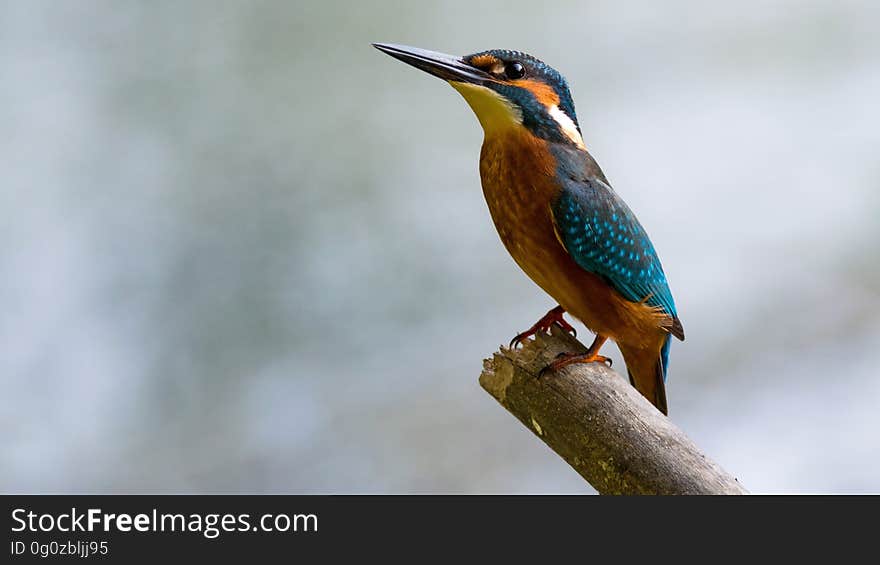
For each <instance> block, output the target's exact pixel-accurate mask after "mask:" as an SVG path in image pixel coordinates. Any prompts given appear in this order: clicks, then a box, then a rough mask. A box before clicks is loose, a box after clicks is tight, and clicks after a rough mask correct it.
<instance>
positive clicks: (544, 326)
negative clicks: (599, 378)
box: [509, 306, 577, 349]
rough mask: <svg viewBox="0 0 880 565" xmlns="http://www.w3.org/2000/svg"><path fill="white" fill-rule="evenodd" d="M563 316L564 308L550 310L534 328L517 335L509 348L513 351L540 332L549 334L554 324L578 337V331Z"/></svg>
mask: <svg viewBox="0 0 880 565" xmlns="http://www.w3.org/2000/svg"><path fill="white" fill-rule="evenodd" d="M563 314H565V310H564V309H563V308H562V306H557V307H556V308H554V309H552V310H550V311H549V312H547V313H546V314H545V315H544V317H543V318H541V319H540V320H538V321H537V322H535V325H534V326H532V327H531V328H529V329H528V330H526V331H524V332H522V333H520V334H516V336H515V337H514V338H513V339H512V340H510V346H509V347H510V348H511V349H514V348H516V347H517V346H518V345H520V344H521V343H522V342H524V341H525V340H527V339H528V338H530V337H532V336H533V335H535V334H536V333H538V332H549V331H550V328H551V327H553V325H554V324H555V325H557V326H559V327H560V328H562V330H563V331H566V332H568V333H570V334H571V335H573V336H575V337H577V330H576V329H574V327H572V325H571V324H569V323H568V322H566V321H565V318H563V317H562V315H563Z"/></svg>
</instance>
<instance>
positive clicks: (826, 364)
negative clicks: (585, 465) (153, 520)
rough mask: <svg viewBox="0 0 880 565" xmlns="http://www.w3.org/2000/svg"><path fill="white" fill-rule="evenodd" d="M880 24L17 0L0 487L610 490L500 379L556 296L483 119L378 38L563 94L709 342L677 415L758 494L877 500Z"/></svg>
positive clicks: (635, 12)
mask: <svg viewBox="0 0 880 565" xmlns="http://www.w3.org/2000/svg"><path fill="white" fill-rule="evenodd" d="M878 21H880V4H878V3H876V2H868V1H864V2H853V1H834V2H832V1H818V0H811V1H803V0H797V1H795V0H792V1H776V2H764V1H751V0H746V1H743V2H736V3H711V4H710V3H704V2H698V1H696V0H693V1H673V2H664V3H662V5H661V4H660V3H656V2H650V1H644V2H610V1H577V2H575V1H567V2H556V3H553V4H552V5H550V4H542V5H541V7H540V8H536V4H535V3H534V2H519V1H513V2H512V1H510V0H505V1H500V0H499V1H493V2H481V3H479V4H477V3H474V2H461V3H454V2H448V1H445V0H444V1H439V0H437V1H435V2H426V3H411V2H369V3H367V2H363V3H357V2H351V3H336V2H329V1H324V2H289V1H283V0H278V1H264V2H248V3H245V2H207V1H206V2H185V3H180V2H115V1H110V0H107V1H104V2H96V1H81V2H66V3H57V2H39V1H33V2H31V1H23V0H22V1H19V2H4V3H3V4H2V7H0V127H2V132H3V135H2V136H0V178H2V181H0V206H2V210H3V212H2V214H0V382H2V387H3V388H2V390H3V392H2V395H0V443H2V446H3V449H2V450H0V490H2V491H4V492H221V493H226V492H272V493H281V492H286V493H306V492H324V493H365V492H393V493H397V492H400V493H403V492H467V493H496V492H514V493H535V492H541V493H559V492H574V493H585V492H591V489H590V488H589V487H588V486H587V485H586V484H585V483H584V482H583V481H582V480H581V479H580V477H579V476H578V475H577V474H575V472H574V471H573V470H571V469H570V468H569V467H568V466H567V465H566V464H565V463H564V462H563V461H562V460H560V459H559V458H557V457H556V456H555V455H554V454H553V453H552V452H550V450H549V449H548V448H546V447H545V446H544V445H543V444H542V443H541V442H540V441H538V440H537V439H536V438H535V437H533V436H532V434H531V433H530V432H529V431H528V430H527V429H525V427H523V426H521V425H520V424H519V423H517V422H516V421H515V420H514V419H513V418H512V417H511V416H510V415H509V414H507V413H506V412H505V411H504V410H503V409H502V408H501V407H500V406H498V405H497V404H496V402H495V401H494V400H493V399H492V398H490V397H489V395H488V394H486V393H484V392H483V391H482V390H481V389H480V387H479V385H478V384H477V377H478V375H479V373H480V370H481V360H482V358H483V357H486V356H488V355H489V354H491V353H492V351H494V350H495V349H497V347H498V345H499V344H501V343H506V342H507V341H508V340H509V339H510V338H511V337H512V336H513V335H514V334H515V333H516V332H518V331H521V330H523V329H525V328H527V327H528V326H530V325H531V324H532V323H533V322H534V321H535V320H537V319H538V317H540V316H541V315H542V314H543V313H544V312H545V311H546V310H548V309H549V308H550V307H552V306H553V305H554V303H553V302H552V301H551V299H550V298H548V297H547V296H545V295H543V294H542V293H541V292H540V291H539V289H538V288H537V287H536V286H534V285H533V284H532V283H531V282H530V281H529V280H528V279H527V278H526V277H525V275H524V274H522V273H521V272H520V270H519V269H518V268H517V267H516V266H515V264H514V263H513V261H512V260H511V259H510V258H509V257H508V255H507V253H506V252H505V251H504V249H503V248H502V246H501V244H500V242H499V240H498V237H497V235H496V233H495V230H494V228H493V226H492V224H491V221H490V218H489V215H488V211H487V209H486V206H485V203H484V201H483V196H482V192H481V188H480V183H479V177H478V170H477V161H478V155H479V148H480V143H481V139H482V132H481V130H480V128H479V125H478V123H477V121H476V119H475V118H474V117H473V115H472V114H471V111H470V109H469V108H468V107H467V105H466V104H465V103H464V101H463V100H462V99H461V98H460V97H459V95H458V94H457V93H455V92H454V91H453V90H452V89H450V88H449V87H448V86H447V85H445V84H443V83H442V82H441V81H439V80H436V79H434V78H431V77H429V76H427V75H425V74H424V73H420V72H418V71H416V70H415V69H412V68H410V67H407V66H406V65H403V64H402V63H399V62H397V61H395V60H393V59H391V58H389V57H388V56H386V55H383V54H382V53H379V52H378V51H376V50H374V49H373V48H372V47H370V45H369V44H370V42H371V41H386V42H398V43H406V44H410V45H416V46H420V47H425V48H428V49H434V50H438V51H445V52H451V53H459V54H464V53H471V52H474V51H479V50H483V49H487V48H514V49H519V50H523V51H527V52H530V53H533V54H535V55H537V56H539V57H540V58H542V59H544V60H545V61H547V62H548V63H550V64H551V65H553V66H554V67H556V68H558V69H560V70H561V71H562V72H563V73H564V74H565V75H566V76H567V77H568V79H569V83H570V85H571V87H572V91H573V93H574V99H575V104H576V105H577V111H578V116H579V118H580V124H581V127H582V129H583V131H584V137H585V139H586V143H587V146H588V147H589V148H590V150H591V151H592V153H593V155H594V156H595V157H596V158H597V159H598V161H599V163H600V164H601V165H602V167H603V168H604V170H605V173H606V174H607V175H608V177H609V179H610V180H611V182H612V183H613V184H614V186H615V188H616V190H617V191H618V192H620V193H621V194H622V195H623V196H624V198H625V199H626V200H627V201H628V203H629V204H630V206H631V207H632V208H633V209H634V210H635V211H636V212H637V213H638V215H639V217H640V219H641V221H642V223H643V224H644V225H645V226H646V228H647V229H648V231H649V233H650V234H651V236H652V238H653V240H654V243H655V245H656V246H657V248H658V250H659V252H660V255H661V257H662V259H663V263H664V266H665V267H666V271H667V273H668V276H669V279H670V283H671V286H672V289H673V291H674V293H675V297H676V301H677V303H678V306H679V311H680V314H681V317H682V320H683V321H684V325H685V327H686V329H687V336H688V339H687V341H686V342H685V343H678V342H675V345H674V346H673V350H672V360H671V370H670V380H669V385H668V387H669V402H670V410H671V416H672V419H673V420H674V421H675V422H676V423H677V424H678V425H680V426H681V427H682V428H683V429H684V430H685V431H686V432H687V433H688V434H690V435H691V436H692V438H693V439H694V440H695V441H696V442H697V444H699V445H700V446H701V447H702V448H704V449H705V451H706V452H707V453H708V454H709V455H710V456H712V457H713V458H715V459H716V460H717V461H718V462H719V463H721V464H722V466H724V467H726V468H727V469H728V470H730V471H731V472H733V473H734V474H735V475H736V476H738V477H739V479H740V480H741V481H742V482H743V484H745V485H746V486H747V487H748V488H749V489H751V490H752V491H754V492H823V493H824V492H871V491H873V492H876V491H880V472H878V469H880V441H878V439H877V435H876V430H877V429H878V428H880V410H878V409H877V406H878V402H880V370H878V366H880V262H878V257H880V227H878V222H877V217H878V214H880V191H878V189H880V160H878V157H877V151H878V145H880V127H878V126H880V105H878V104H877V100H878V99H880V35H878V34H877V33H876V23H877V22H878ZM581 335H582V338H584V339H589V335H588V334H587V332H586V331H585V330H582V332H581ZM585 335H586V337H584V336H585ZM609 351H610V350H609ZM614 356H615V359H616V360H617V361H618V363H617V364H616V365H615V366H616V367H618V368H619V367H622V365H621V364H620V362H621V360H620V357H619V354H618V353H617V352H616V351H614Z"/></svg>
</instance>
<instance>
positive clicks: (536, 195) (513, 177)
mask: <svg viewBox="0 0 880 565" xmlns="http://www.w3.org/2000/svg"><path fill="white" fill-rule="evenodd" d="M555 175H556V161H555V159H554V157H553V155H552V154H551V153H550V152H549V150H548V149H547V146H546V142H544V141H543V140H541V139H538V138H535V137H534V136H532V135H530V134H529V133H528V132H526V130H525V129H524V128H522V131H517V130H514V131H513V132H508V133H507V134H505V135H503V136H496V137H492V138H489V137H487V138H486V139H485V141H484V143H483V149H482V153H481V155H480V177H481V180H482V184H483V194H484V195H485V197H486V203H487V204H488V206H489V212H490V213H491V215H492V220H493V221H494V223H495V227H496V229H497V230H498V235H499V236H501V241H502V242H503V243H504V246H505V247H506V248H507V251H508V252H509V253H510V255H511V256H512V257H513V259H514V261H516V263H517V264H518V265H519V266H520V268H521V269H522V270H523V271H525V273H526V274H527V275H528V276H529V278H531V279H532V280H533V281H534V282H535V283H536V284H537V285H538V286H540V287H541V288H542V289H543V290H544V291H545V292H546V293H547V294H549V295H550V296H552V297H553V298H554V299H555V300H556V301H557V302H558V303H559V304H560V305H561V306H562V307H563V308H565V310H566V311H567V312H569V313H570V314H571V315H572V316H574V317H576V318H577V319H579V320H581V321H582V322H583V323H584V324H585V325H586V326H587V327H588V328H590V330H592V331H594V332H596V333H601V334H603V335H606V336H609V337H611V338H613V339H615V340H617V341H625V342H627V343H629V344H632V345H634V346H636V347H639V346H641V344H642V343H644V344H645V346H648V344H649V343H651V344H653V342H654V341H656V336H655V335H654V334H655V333H656V332H655V331H650V330H652V329H655V330H657V331H659V328H658V324H657V317H656V314H655V313H654V312H653V311H652V310H651V309H650V308H648V307H647V306H645V305H643V304H638V303H634V302H629V301H628V300H626V299H624V298H623V297H622V296H621V295H620V294H619V293H618V292H617V291H616V290H614V289H613V288H612V287H610V286H609V285H608V284H606V283H605V281H604V280H603V279H601V278H600V277H598V276H596V275H594V274H592V273H589V272H587V271H586V270H584V269H583V268H581V267H580V266H579V265H578V264H577V263H575V261H574V260H573V259H572V258H571V256H569V254H568V252H567V251H566V250H565V248H564V247H563V246H562V244H561V243H560V242H559V240H558V239H557V237H556V233H555V231H554V225H553V218H552V215H551V211H550V210H551V208H550V207H551V203H552V202H553V201H554V200H555V199H556V197H557V196H558V194H559V190H560V188H559V186H558V185H557V183H556V181H555V178H556V176H555ZM646 330H647V331H646Z"/></svg>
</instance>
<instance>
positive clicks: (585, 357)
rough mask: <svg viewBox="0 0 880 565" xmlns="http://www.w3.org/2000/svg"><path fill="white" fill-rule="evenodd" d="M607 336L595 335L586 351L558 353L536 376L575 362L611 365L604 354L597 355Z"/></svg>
mask: <svg viewBox="0 0 880 565" xmlns="http://www.w3.org/2000/svg"><path fill="white" fill-rule="evenodd" d="M607 339H608V338H607V337H606V336H603V335H597V336H596V339H594V340H593V344H592V345H590V348H589V349H588V350H587V352H586V353H560V354H559V355H557V356H556V360H555V361H553V362H552V363H550V364H549V365H547V366H546V367H544V368H543V369H541V372H539V373H538V377H539V378H540V377H542V376H544V374H546V373H552V372H556V371H558V370H559V369H561V368H563V367H566V366H568V365H573V364H575V363H605V364H606V365H608V366H609V367H610V366H611V359H610V358H608V357H605V356H604V355H599V350H600V349H601V348H602V345H603V344H604V343H605V341H606V340H607Z"/></svg>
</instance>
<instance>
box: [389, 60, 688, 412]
mask: <svg viewBox="0 0 880 565" xmlns="http://www.w3.org/2000/svg"><path fill="white" fill-rule="evenodd" d="M373 46H374V47H376V48H377V49H379V50H380V51H383V52H384V53H387V54H388V55H390V56H392V57H394V58H396V59H399V60H401V61H403V62H404V63H407V64H409V65H412V66H413V67H415V68H417V69H420V70H422V71H425V72H427V73H429V74H431V75H434V76H435V77H438V78H441V79H443V80H445V81H446V82H448V83H449V84H450V85H451V86H452V88H454V89H455V90H457V91H458V92H459V93H460V94H461V95H462V96H463V97H464V99H465V101H466V102H467V103H468V105H470V107H471V109H472V110H473V111H474V113H475V114H476V116H477V119H478V120H479V122H480V125H481V126H482V128H483V134H484V137H483V146H482V149H481V151H480V180H481V182H482V185H483V195H484V196H485V199H486V203H487V205H488V206H489V212H490V214H491V216H492V221H493V222H494V224H495V228H496V229H497V231H498V235H499V236H500V237H501V241H502V243H503V244H504V247H505V248H506V249H507V251H508V253H510V255H511V256H512V257H513V259H514V261H515V262H516V263H517V265H519V267H520V268H521V269H522V270H523V271H524V272H525V273H526V275H528V276H529V278H531V279H532V281H534V282H535V283H536V284H537V285H538V286H539V287H541V289H543V290H544V291H545V292H546V293H547V294H549V295H550V296H551V297H552V298H553V299H554V301H555V302H556V303H557V304H558V306H556V307H555V308H553V309H552V310H550V311H549V312H547V314H546V315H545V316H543V317H542V318H541V319H540V320H538V322H536V323H535V324H534V325H533V326H532V327H531V328H529V329H528V330H526V331H524V332H522V333H520V334H518V335H516V336H515V337H514V338H513V340H512V341H511V347H516V346H518V345H519V344H521V343H522V342H523V341H524V340H526V339H528V338H529V337H531V336H533V335H535V334H536V333H538V332H542V331H544V332H545V331H549V330H550V328H551V327H552V326H553V325H557V326H559V327H561V328H562V329H564V330H565V331H567V332H570V333H575V331H574V328H573V327H572V326H571V325H570V324H569V323H568V322H567V321H566V320H565V318H564V316H563V314H564V313H566V312H568V313H569V315H571V316H572V317H574V318H575V319H577V320H580V321H581V322H582V323H583V324H584V325H585V326H586V327H587V328H588V329H589V330H591V331H592V332H593V333H595V335H596V337H595V339H594V340H593V343H592V345H590V347H589V348H588V350H587V352H586V353H563V354H561V355H560V356H559V357H557V358H556V359H555V360H554V361H553V362H552V363H551V364H550V365H548V366H547V367H546V368H545V371H551V372H554V371H558V370H559V369H562V368H563V367H565V366H568V365H571V364H573V363H593V362H601V363H607V364H609V365H610V359H608V358H607V357H605V356H603V355H600V352H599V350H600V349H601V347H602V345H603V344H604V343H605V342H606V341H607V340H608V339H611V340H613V341H615V342H616V343H617V345H618V347H619V348H620V352H621V353H622V354H623V359H624V361H625V362H626V368H627V372H628V374H629V379H630V383H631V384H632V385H633V386H634V387H635V388H636V389H637V390H638V391H639V392H640V393H641V394H642V395H643V396H644V397H645V398H647V399H648V400H649V401H650V402H651V403H652V404H654V406H656V407H657V409H658V410H660V411H661V412H663V413H664V414H668V408H667V401H666V373H667V369H668V367H669V347H670V341H671V340H670V337H672V336H674V337H676V338H678V339H679V340H682V341H683V340H684V328H683V326H682V324H681V321H680V320H679V317H678V313H677V311H676V309H675V302H674V300H673V298H672V292H671V291H670V289H669V284H668V282H667V280H666V274H665V273H664V271H663V267H662V265H661V264H660V258H659V256H658V255H657V251H656V250H655V249H654V245H653V244H652V243H651V240H650V238H649V237H648V234H647V232H646V231H645V229H644V228H643V227H642V225H641V223H640V222H639V220H638V219H637V218H636V215H635V214H634V213H633V211H632V210H631V209H630V208H629V206H627V204H626V203H625V202H624V201H623V199H622V198H621V197H620V195H619V194H617V192H615V191H614V190H613V189H612V188H611V183H609V182H608V179H607V178H606V177H605V174H604V173H603V172H602V169H600V168H599V165H598V164H597V163H596V160H595V159H593V157H592V156H591V155H590V153H588V152H587V148H586V145H585V144H584V139H583V135H582V134H581V128H580V125H579V124H578V119H577V115H576V114H575V110H574V102H573V101H572V97H571V93H570V91H569V88H568V83H567V82H566V80H565V78H564V77H563V76H562V75H561V74H560V73H559V72H558V71H556V70H555V69H553V68H552V67H550V66H549V65H547V64H546V63H544V62H542V61H540V60H538V59H537V58H535V57H533V56H531V55H528V54H526V53H522V52H519V51H510V50H505V49H492V50H489V51H481V52H479V53H474V54H471V55H465V56H463V57H457V56H453V55H446V54H443V53H437V52H434V51H427V50H425V49H419V48H415V47H408V46H405V45H394V44H388V43H374V44H373ZM543 372H544V371H542V373H543Z"/></svg>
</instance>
